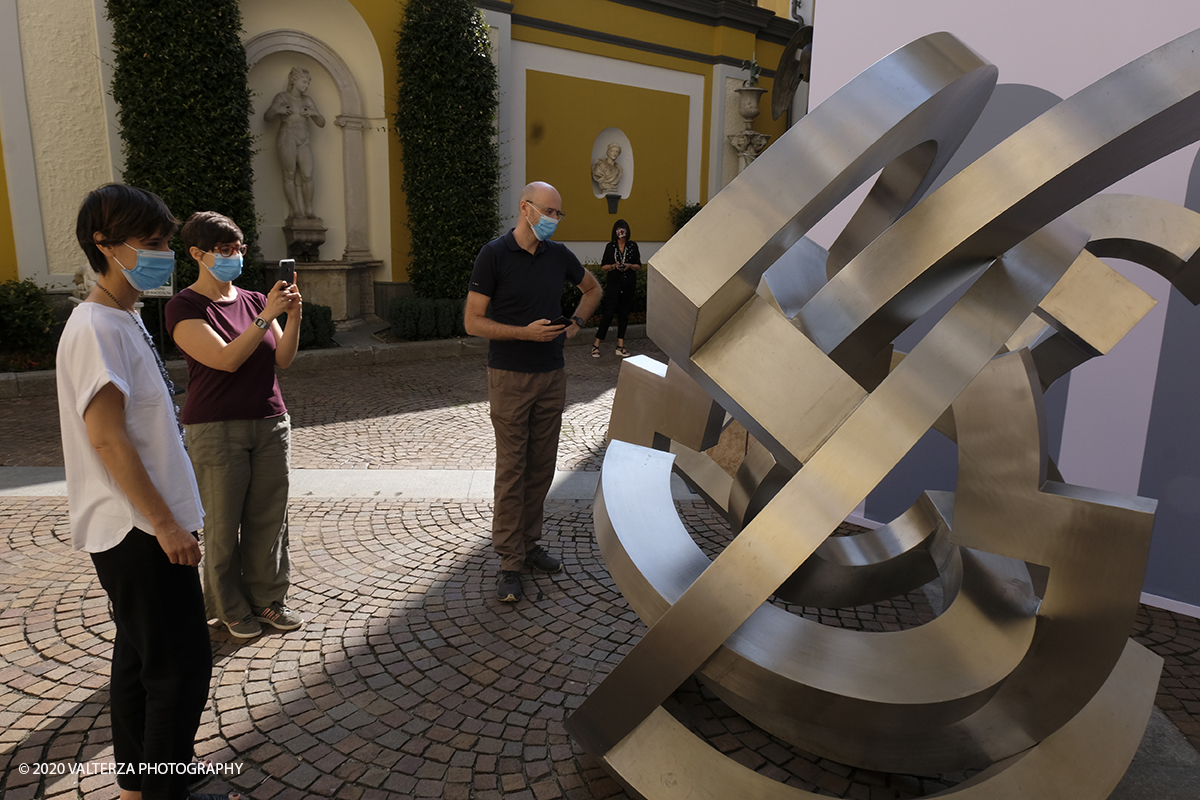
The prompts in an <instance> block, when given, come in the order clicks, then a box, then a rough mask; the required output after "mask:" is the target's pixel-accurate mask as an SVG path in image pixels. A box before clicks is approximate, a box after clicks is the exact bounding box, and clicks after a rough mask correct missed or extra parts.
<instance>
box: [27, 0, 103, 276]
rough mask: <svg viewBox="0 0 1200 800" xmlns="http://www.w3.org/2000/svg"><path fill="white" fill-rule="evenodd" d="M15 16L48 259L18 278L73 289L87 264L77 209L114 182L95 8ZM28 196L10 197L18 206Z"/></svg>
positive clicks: (52, 7) (74, 4) (84, 2)
mask: <svg viewBox="0 0 1200 800" xmlns="http://www.w3.org/2000/svg"><path fill="white" fill-rule="evenodd" d="M17 11H18V17H19V27H20V40H21V57H22V61H23V65H24V77H25V94H26V103H27V109H28V114H29V130H30V135H31V139H32V143H33V158H34V168H35V171H36V175H37V187H36V192H37V197H38V202H39V204H40V207H41V217H42V227H43V236H44V241H45V252H46V262H45V266H44V267H43V266H41V265H36V264H35V266H34V269H32V270H30V269H28V265H27V264H26V263H22V264H20V267H21V277H22V278H33V279H34V280H36V281H37V282H38V283H41V284H43V285H45V286H47V287H49V288H69V287H70V286H71V285H72V284H71V278H72V276H73V275H74V273H75V269H76V268H77V267H78V266H79V265H80V264H82V263H83V262H84V257H83V254H82V252H81V251H80V250H79V246H78V245H77V244H76V242H75V217H76V215H77V213H78V210H79V201H80V200H81V199H82V198H83V195H84V194H86V193H87V192H89V191H91V190H92V189H94V188H96V187H97V186H99V185H100V184H102V183H105V182H107V181H110V180H112V177H113V173H112V160H111V158H110V151H109V142H108V134H109V131H108V130H107V125H106V115H105V109H104V91H105V87H104V84H103V83H102V81H101V76H100V59H99V58H98V57H97V52H98V44H97V38H96V16H95V6H94V4H93V1H92V0H37V2H22V3H19V4H18V5H17ZM113 135H115V132H113ZM28 190H29V189H22V190H21V191H19V192H18V193H17V194H15V195H14V196H12V198H11V200H12V203H13V205H14V206H16V205H18V204H20V203H21V198H22V193H23V192H24V191H28Z"/></svg>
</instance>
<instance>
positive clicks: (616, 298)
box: [596, 270, 637, 342]
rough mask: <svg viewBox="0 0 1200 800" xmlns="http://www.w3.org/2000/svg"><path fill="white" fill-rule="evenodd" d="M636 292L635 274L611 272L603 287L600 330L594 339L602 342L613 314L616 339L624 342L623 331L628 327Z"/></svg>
mask: <svg viewBox="0 0 1200 800" xmlns="http://www.w3.org/2000/svg"><path fill="white" fill-rule="evenodd" d="M636 291H637V273H636V272H634V271H632V270H630V271H627V272H617V271H615V270H614V271H612V272H610V273H608V281H607V282H606V283H605V285H604V309H603V311H601V312H600V328H599V330H598V331H597V332H596V338H597V339H599V340H600V341H602V342H603V341H604V337H605V336H608V326H609V325H611V324H612V318H613V312H616V315H617V338H618V339H620V340H621V341H624V340H625V329H626V328H627V327H628V326H629V312H630V310H631V309H632V308H633V295H634V293H635V292H636Z"/></svg>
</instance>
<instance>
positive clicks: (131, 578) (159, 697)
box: [92, 528, 212, 800]
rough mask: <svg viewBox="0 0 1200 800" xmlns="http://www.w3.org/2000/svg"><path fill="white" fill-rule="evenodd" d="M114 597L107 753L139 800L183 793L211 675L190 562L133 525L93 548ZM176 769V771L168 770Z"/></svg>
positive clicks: (170, 798) (174, 799) (173, 798)
mask: <svg viewBox="0 0 1200 800" xmlns="http://www.w3.org/2000/svg"><path fill="white" fill-rule="evenodd" d="M92 563H93V564H95V566H96V575H97V576H98V577H99V578H100V585H101V586H103V587H104V591H105V592H107V593H108V597H109V600H111V601H112V607H113V617H114V621H115V622H116V625H117V635H116V640H115V641H114V642H113V655H112V678H111V690H110V692H111V705H112V731H113V756H114V760H115V761H116V762H117V764H119V765H125V764H129V765H132V766H131V767H127V768H126V769H131V770H133V772H134V773H135V774H132V775H118V777H117V784H118V785H119V786H120V787H121V788H122V789H127V790H130V791H139V790H140V791H141V792H142V796H143V797H144V798H145V800H180V798H186V797H187V783H188V781H189V780H190V776H188V775H187V774H186V773H184V771H183V769H182V768H181V767H179V766H178V765H187V764H189V763H191V760H192V756H193V747H194V745H195V740H196V729H197V728H199V727H200V714H201V712H202V711H203V710H204V704H205V702H206V701H207V700H208V685H209V682H210V681H211V680H212V646H211V644H210V643H209V638H208V623H207V621H206V620H205V618H204V595H203V593H202V592H201V590H200V572H199V570H198V569H197V568H196V567H185V566H180V565H177V564H172V563H171V562H170V560H169V559H168V558H167V554H166V553H164V552H163V549H162V548H161V547H160V546H159V544H158V540H157V539H155V538H154V537H153V536H151V535H150V534H148V533H145V532H144V531H141V530H138V529H137V528H134V529H133V530H131V531H130V532H129V533H128V534H126V535H125V538H124V539H122V540H121V543H120V544H118V545H117V546H116V547H114V548H112V549H110V550H105V551H104V552H103V553H92ZM173 773H179V774H173Z"/></svg>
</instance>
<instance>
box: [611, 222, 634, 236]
mask: <svg viewBox="0 0 1200 800" xmlns="http://www.w3.org/2000/svg"><path fill="white" fill-rule="evenodd" d="M617 228H624V229H625V239H626V240H627V241H630V242H632V241H633V231H632V230H630V228H629V223H628V222H626V221H625V220H623V219H619V220H617V221H616V222H614V223H613V229H612V240H613V241H614V242H615V241H616V240H617Z"/></svg>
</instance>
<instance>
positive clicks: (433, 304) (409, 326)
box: [387, 297, 467, 342]
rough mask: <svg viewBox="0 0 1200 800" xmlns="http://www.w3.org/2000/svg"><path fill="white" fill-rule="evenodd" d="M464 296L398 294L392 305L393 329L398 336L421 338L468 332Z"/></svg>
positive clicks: (420, 339)
mask: <svg viewBox="0 0 1200 800" xmlns="http://www.w3.org/2000/svg"><path fill="white" fill-rule="evenodd" d="M464 302H465V301H463V300H450V299H446V298H439V299H437V300H433V299H430V298H428V297H398V298H396V299H395V300H393V301H392V304H391V306H389V307H388V316H387V320H388V325H390V326H391V327H390V329H389V333H390V334H391V336H392V337H393V338H395V339H400V340H403V341H406V342H418V341H424V340H426V339H452V338H454V337H457V336H466V335H467V332H466V331H465V330H463V321H462V316H463V305H464Z"/></svg>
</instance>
